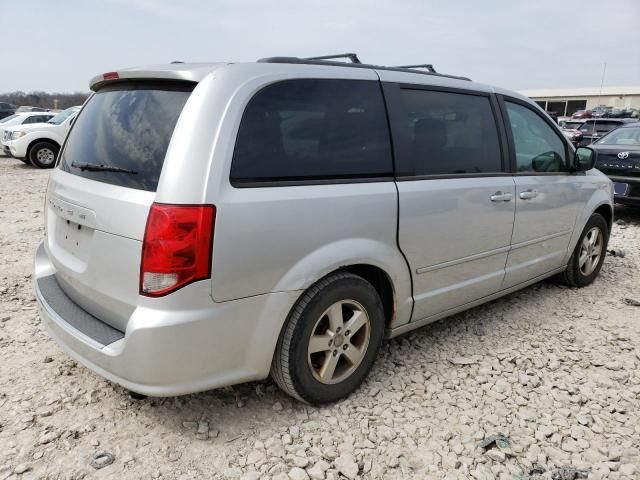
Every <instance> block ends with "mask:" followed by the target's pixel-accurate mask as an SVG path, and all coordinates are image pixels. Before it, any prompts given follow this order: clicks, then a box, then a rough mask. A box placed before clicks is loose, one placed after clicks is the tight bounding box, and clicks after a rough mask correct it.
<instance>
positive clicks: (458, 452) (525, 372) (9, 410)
mask: <svg viewBox="0 0 640 480" xmlns="http://www.w3.org/2000/svg"><path fill="white" fill-rule="evenodd" d="M49 173H50V172H49V171H46V170H36V169H34V168H32V167H29V166H27V165H25V164H23V163H22V162H20V161H17V160H12V159H7V158H4V157H0V478H1V479H4V478H7V477H9V478H11V479H12V480H13V479H14V478H16V479H17V478H19V477H18V476H17V475H18V474H14V472H20V471H23V469H25V468H27V469H28V470H25V471H24V472H23V474H22V475H23V476H24V477H25V478H26V477H28V476H29V475H31V478H43V479H45V478H47V479H49V478H51V479H53V478H84V477H86V478H95V477H96V476H99V477H106V478H122V479H138V478H160V479H173V478H180V479H187V478H188V479H209V478H215V479H218V478H225V475H226V476H227V478H243V479H247V480H248V479H252V478H260V479H268V480H269V479H270V480H275V479H278V480H286V479H290V478H294V479H298V478H299V479H306V478H312V479H314V480H321V479H338V478H355V477H356V476H357V477H358V478H362V479H396V478H428V479H441V478H448V479H449V478H450V479H463V478H464V479H469V478H472V479H485V478H486V479H493V478H499V479H503V478H507V479H512V478H516V477H515V476H516V475H520V477H519V478H526V477H524V476H523V475H528V474H529V472H530V471H532V469H534V468H544V470H545V473H544V474H541V475H539V476H538V477H533V476H532V479H533V478H541V479H546V480H548V479H549V478H551V473H552V472H554V471H556V470H557V469H559V468H562V467H571V468H577V469H590V472H591V473H590V475H591V477H589V478H599V479H600V478H610V479H615V480H627V479H628V480H631V479H636V478H638V475H639V473H638V472H640V368H638V367H639V366H640V308H639V307H636V306H633V305H630V304H628V303H627V302H625V301H624V299H625V298H636V299H638V298H640V210H631V209H625V208H619V209H617V211H616V216H617V217H618V218H621V219H623V220H624V224H614V227H613V233H612V238H611V246H610V248H614V249H618V250H620V249H623V250H624V251H625V252H626V255H625V256H624V257H617V256H616V257H614V256H608V257H607V259H606V263H605V265H604V268H603V270H602V273H601V275H600V277H599V278H598V279H597V280H596V282H595V283H594V284H593V285H591V286H589V287H587V288H584V289H580V290H574V289H568V288H562V287H559V286H557V285H554V284H553V283H551V282H543V283H540V284H537V285H534V286H532V287H529V288H527V289H525V290H522V291H520V292H517V293H514V294H512V295H509V296H507V297H505V298H502V299H500V300H497V301H494V302H492V303H490V304H488V305H483V306H481V307H478V308H474V309H472V310H470V311H468V312H465V313H461V314H459V315H456V316H454V317H451V318H449V319H446V320H443V321H440V322H437V323H434V324H431V325H429V326H427V327H424V328H421V329H419V330H417V331H415V332H412V333H410V334H408V335H405V336H403V337H400V338H397V339H394V340H391V341H387V342H385V343H384V344H383V347H382V350H381V352H380V357H379V360H378V361H377V363H376V364H375V366H374V368H373V370H372V371H371V374H370V375H369V378H368V379H367V380H366V381H365V382H364V383H363V385H362V387H361V388H360V389H359V390H358V391H357V392H356V393H355V394H354V395H352V396H351V397H349V398H348V399H346V400H344V401H342V402H338V403H336V404H333V405H329V406H326V407H321V408H316V407H311V406H308V405H303V404H301V403H298V402H295V401H293V400H292V399H290V398H289V397H287V396H286V395H284V394H283V393H281V392H280V391H279V390H278V389H277V388H276V387H275V385H274V384H273V383H272V382H271V381H269V380H266V381H264V382H257V383H253V384H247V385H240V386H236V387H233V388H226V389H220V390H216V391H211V392H205V393H200V394H195V395H187V396H184V397H179V398H146V399H143V400H134V399H133V398H132V397H131V396H130V395H129V394H128V393H127V392H126V391H125V390H124V389H122V388H120V387H118V386H116V385H113V384H112V383H110V382H108V381H106V380H104V379H103V378H101V377H99V376H98V375H96V374H94V373H92V372H90V371H89V370H87V369H86V368H84V367H82V366H80V365H78V364H77V363H76V362H74V361H73V360H71V359H70V358H69V357H68V356H67V355H66V354H64V353H63V352H62V351H61V350H60V349H59V348H58V347H57V346H56V344H55V343H54V342H53V341H52V340H51V339H50V337H49V336H48V334H47V333H46V332H45V331H44V329H43V327H42V325H41V323H40V319H39V316H38V312H37V310H36V308H35V303H34V298H33V290H32V284H31V282H32V279H31V269H32V254H33V250H34V248H35V246H36V244H37V243H38V242H39V241H40V239H41V238H42V235H43V218H42V210H43V193H44V189H45V187H46V182H47V178H48V176H49ZM497 433H503V434H505V435H506V436H507V437H508V438H509V440H510V447H509V448H510V449H511V452H509V454H504V455H501V454H500V453H495V452H494V453H487V451H484V450H483V449H481V448H479V447H478V445H479V444H480V443H481V442H482V440H483V439H485V438H486V437H488V436H490V435H495V434H497ZM98 446H99V448H100V449H105V450H107V451H109V452H111V453H113V455H114V456H115V462H114V463H113V464H112V465H110V466H108V467H105V468H103V469H101V470H99V471H96V470H94V469H93V468H92V467H91V466H90V465H89V461H90V458H91V456H92V455H93V454H94V453H95V451H96V450H97V447H98ZM494 450H495V448H494ZM534 465H535V467H534Z"/></svg>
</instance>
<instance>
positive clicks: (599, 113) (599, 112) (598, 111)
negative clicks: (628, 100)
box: [591, 105, 612, 118]
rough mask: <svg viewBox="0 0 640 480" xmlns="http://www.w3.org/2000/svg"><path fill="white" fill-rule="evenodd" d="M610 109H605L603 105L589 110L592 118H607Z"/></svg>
mask: <svg viewBox="0 0 640 480" xmlns="http://www.w3.org/2000/svg"><path fill="white" fill-rule="evenodd" d="M611 110H612V107H607V106H605V105H598V106H597V107H596V108H594V109H592V110H591V117H592V118H607V117H609V115H610V113H611Z"/></svg>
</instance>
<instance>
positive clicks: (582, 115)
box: [571, 110, 591, 118]
mask: <svg viewBox="0 0 640 480" xmlns="http://www.w3.org/2000/svg"><path fill="white" fill-rule="evenodd" d="M571 118H591V110H578V111H577V112H575V113H574V114H573V115H571Z"/></svg>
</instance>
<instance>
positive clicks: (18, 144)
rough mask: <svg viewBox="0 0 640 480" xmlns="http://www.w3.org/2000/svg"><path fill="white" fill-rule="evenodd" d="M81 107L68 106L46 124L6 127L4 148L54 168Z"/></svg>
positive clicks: (17, 156)
mask: <svg viewBox="0 0 640 480" xmlns="http://www.w3.org/2000/svg"><path fill="white" fill-rule="evenodd" d="M78 110H80V107H71V108H67V109H66V110H63V111H62V112H60V113H58V114H57V115H55V116H54V117H52V118H51V119H50V120H48V121H47V122H46V123H35V124H33V125H16V126H13V127H7V128H6V130H5V135H4V137H3V140H2V145H3V148H4V151H5V152H8V153H9V155H11V156H12V157H15V158H18V159H20V160H22V161H25V162H27V163H29V162H31V163H32V164H33V165H35V166H36V167H38V168H53V166H54V164H55V161H56V157H57V155H58V152H59V151H60V147H61V145H62V142H64V139H65V137H66V135H67V132H68V131H69V128H71V122H72V120H73V118H74V117H75V115H76V113H78Z"/></svg>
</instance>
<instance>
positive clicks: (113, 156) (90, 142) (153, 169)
mask: <svg viewBox="0 0 640 480" xmlns="http://www.w3.org/2000/svg"><path fill="white" fill-rule="evenodd" d="M194 86H195V84H192V83H184V82H180V83H177V82H144V83H141V82H127V83H118V84H114V85H111V86H106V87H103V88H101V89H100V90H98V92H97V93H96V94H94V95H93V96H92V97H91V98H90V99H89V100H88V102H87V103H86V105H85V107H84V109H83V110H82V112H81V113H80V114H79V115H78V117H77V119H76V122H75V124H74V126H73V128H72V130H71V132H70V133H69V138H68V139H67V142H66V145H65V147H64V150H63V153H62V157H61V159H60V168H61V169H62V170H64V171H66V172H69V173H72V174H74V175H78V176H81V177H85V178H89V179H91V180H96V181H99V182H104V183H110V184H112V185H119V186H122V187H127V188H135V189H138V190H147V191H155V190H156V188H157V187H158V179H159V178H160V172H161V170H162V165H163V163H164V157H165V155H166V153H167V147H168V146H169V141H170V140H171V135H172V134H173V129H174V127H175V125H176V122H177V121H178V117H179V116H180V113H181V112H182V108H183V107H184V104H185V102H186V101H187V99H188V98H189V95H190V94H191V91H192V90H193V88H194Z"/></svg>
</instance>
